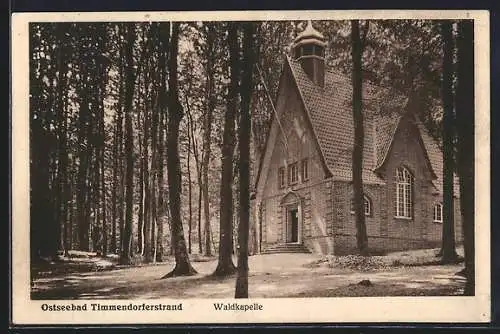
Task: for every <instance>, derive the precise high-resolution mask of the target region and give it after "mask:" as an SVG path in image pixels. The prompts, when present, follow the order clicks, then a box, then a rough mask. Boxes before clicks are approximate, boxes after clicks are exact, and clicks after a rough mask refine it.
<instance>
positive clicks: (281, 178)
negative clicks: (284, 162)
mask: <svg viewBox="0 0 500 334" xmlns="http://www.w3.org/2000/svg"><path fill="white" fill-rule="evenodd" d="M278 186H279V187H280V188H283V187H284V186H285V167H280V168H279V169H278Z"/></svg>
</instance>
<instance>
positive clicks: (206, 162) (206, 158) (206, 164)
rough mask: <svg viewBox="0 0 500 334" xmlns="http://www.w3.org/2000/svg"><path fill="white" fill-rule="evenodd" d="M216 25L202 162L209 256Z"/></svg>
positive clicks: (211, 32) (210, 44) (210, 43)
mask: <svg viewBox="0 0 500 334" xmlns="http://www.w3.org/2000/svg"><path fill="white" fill-rule="evenodd" d="M215 34H216V32H215V26H214V24H213V23H210V24H208V34H207V46H206V48H207V64H206V74H207V83H206V97H207V108H206V112H205V124H204V127H203V128H204V132H203V159H202V160H203V163H202V178H203V183H202V191H203V213H204V221H205V254H206V255H207V256H211V255H212V247H211V246H210V242H211V241H210V236H211V230H210V229H211V227H210V197H209V194H208V187H209V181H208V170H209V168H210V158H211V155H212V154H211V153H212V151H211V143H212V123H213V113H214V109H215V103H216V100H215V98H216V97H215V83H214V75H215V73H214V65H215V59H214V57H215V55H214V52H215V50H214V44H215V37H216V36H215Z"/></svg>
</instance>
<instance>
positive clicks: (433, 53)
mask: <svg viewBox="0 0 500 334" xmlns="http://www.w3.org/2000/svg"><path fill="white" fill-rule="evenodd" d="M273 13H274V14H273V15H274V16H275V18H274V16H273V15H271V13H267V15H265V13H264V14H263V13H260V15H259V13H258V12H254V13H253V14H254V15H251V13H244V12H241V13H236V14H238V15H239V16H238V15H236V14H234V13H233V15H231V14H222V13H221V15H220V16H217V15H214V13H211V16H210V15H201V14H199V15H198V16H197V15H195V14H186V13H185V14H184V15H185V16H182V15H180V13H177V14H178V15H173V14H172V13H170V14H171V16H170V17H169V16H168V14H169V13H151V14H147V13H141V14H139V13H137V15H136V16H134V17H130V18H128V17H127V16H126V15H125V16H120V15H118V14H119V13H116V16H113V15H114V13H109V15H101V16H97V15H96V14H94V16H92V15H91V14H90V13H87V14H89V15H88V16H87V17H85V16H83V17H80V16H77V15H71V14H65V15H66V16H65V15H63V14H60V17H59V18H58V17H57V15H56V14H52V15H53V16H52V18H53V17H54V16H55V17H56V18H57V19H55V20H54V19H51V17H49V16H47V17H44V15H42V14H41V15H39V16H36V14H35V15H34V17H29V16H28V17H23V16H22V14H20V16H19V17H18V19H19V20H18V21H19V24H18V25H17V26H16V25H15V24H13V31H12V34H13V35H15V34H16V31H15V30H14V28H15V27H22V29H21V28H20V29H18V31H17V32H19V36H21V35H22V43H20V44H17V45H16V44H13V48H14V50H13V60H12V61H13V68H14V67H15V65H14V63H16V64H17V63H18V64H19V68H20V69H19V70H18V71H17V74H18V79H17V80H19V82H21V85H24V86H23V87H22V88H19V89H18V90H17V95H16V89H17V87H18V86H16V85H14V86H13V100H14V101H17V100H16V98H18V99H20V103H19V105H17V106H16V104H13V110H12V119H13V121H12V131H13V143H12V145H13V146H12V147H13V152H17V153H13V154H14V155H17V158H16V157H13V165H12V169H13V170H12V173H13V175H14V176H13V210H14V211H13V216H12V230H13V244H12V245H11V247H12V253H13V260H12V276H11V278H12V283H13V291H12V298H13V303H14V304H16V294H17V293H18V291H19V290H22V292H19V293H21V295H22V296H23V297H22V298H21V297H19V296H18V298H17V300H18V305H19V307H18V308H17V309H18V310H20V309H21V306H20V305H21V304H22V305H25V304H26V305H27V304H31V305H36V306H35V308H36V312H37V314H39V317H40V318H44V317H47V318H46V319H45V320H41V319H40V318H38V320H36V321H40V320H41V321H42V322H44V321H49V320H48V319H50V321H53V322H54V323H57V322H58V320H57V319H59V317H63V316H64V317H66V319H65V320H59V321H62V322H65V323H70V322H71V321H72V320H71V319H72V317H73V320H74V319H75V318H74V317H75V314H79V315H78V316H76V317H81V319H83V318H82V317H84V315H82V314H83V313H86V314H87V316H90V315H96V316H97V317H98V318H99V319H101V320H100V321H102V319H106V318H105V317H106V314H109V311H114V312H112V313H111V314H113V315H115V314H117V313H120V314H122V315H121V316H119V317H118V318H119V320H117V321H124V319H127V317H129V319H128V321H134V322H141V320H139V319H138V318H136V319H130V317H131V315H132V314H133V315H132V317H135V314H136V313H134V312H142V313H143V314H144V316H145V317H147V316H150V314H152V313H160V314H158V315H157V317H158V319H163V321H165V322H167V323H168V322H169V320H168V319H165V316H164V315H163V316H162V315H161V313H163V314H165V312H168V311H175V312H168V314H169V317H170V314H172V317H174V315H173V314H174V313H176V314H179V313H182V312H185V311H186V310H187V311H188V312H191V311H189V309H191V310H192V309H193V307H195V306H194V305H198V307H200V305H202V304H199V303H197V301H198V300H205V305H207V306H206V307H205V308H206V312H207V316H205V317H203V316H200V317H199V320H200V321H205V322H207V321H208V322H210V321H211V320H210V319H209V318H210V314H212V313H219V314H221V313H222V314H223V315H220V316H214V317H213V318H212V320H214V321H215V320H217V319H219V320H220V319H226V320H225V321H226V322H227V321H229V322H231V320H228V319H232V318H231V317H234V319H233V321H236V322H241V321H242V319H243V318H241V316H237V315H235V314H234V312H238V311H241V313H242V314H245V319H247V320H248V319H253V318H252V317H253V316H255V314H259V315H258V316H257V318H258V321H260V322H276V321H280V320H281V319H288V320H290V318H289V317H288V316H286V315H284V314H283V313H287V312H288V310H287V307H284V306H285V305H286V304H287V303H288V302H287V300H288V299H290V302H291V303H295V302H296V303H299V304H300V301H304V302H307V303H314V302H319V303H320V304H318V309H319V310H321V309H323V308H325V307H329V306H328V305H330V304H329V303H331V305H335V306H334V307H335V308H342V306H341V305H343V304H342V303H344V302H345V303H347V304H346V305H350V307H351V308H350V311H351V312H353V311H355V308H354V307H355V306H354V305H358V304H349V303H354V302H356V300H357V301H360V302H362V301H363V300H365V302H364V303H367V304H368V305H369V304H370V303H372V301H373V304H372V305H373V306H372V307H374V306H375V305H379V311H380V313H382V312H385V313H384V314H385V315H387V314H388V313H387V312H389V311H387V308H388V307H391V305H385V304H391V303H393V301H394V299H393V298H391V297H408V298H406V299H404V301H406V303H407V305H410V304H412V300H415V304H414V305H419V306H418V307H420V308H421V309H426V308H427V309H428V310H429V311H431V310H433V312H435V310H436V307H437V308H438V309H439V308H440V307H439V306H437V305H441V307H443V305H445V304H439V303H440V302H441V301H442V302H443V303H448V304H446V305H455V307H456V308H464V307H463V306H460V303H462V301H463V300H468V301H470V302H474V303H477V304H471V305H481V307H477V308H476V309H475V311H474V310H469V311H467V310H465V309H466V307H465V309H462V310H460V312H458V313H455V314H452V313H453V310H452V309H450V310H449V312H448V313H449V314H450V315H445V314H447V313H446V312H445V311H443V312H444V313H442V319H440V318H436V317H439V315H438V314H434V315H430V316H429V317H428V318H425V319H420V320H421V321H432V320H434V321H439V320H443V321H451V319H455V318H453V316H455V317H457V316H458V317H462V319H467V317H463V314H466V312H471V314H470V317H469V319H474V321H487V320H489V310H490V304H489V302H490V300H489V298H490V295H489V291H490V290H489V289H490V287H489V275H490V273H489V224H490V221H489V195H488V194H489V191H483V190H486V189H489V176H488V175H489V148H488V147H489V142H488V140H489V116H488V115H489V104H488V102H487V100H486V101H485V100H484V99H483V100H482V101H483V103H482V104H480V103H479V102H478V99H480V97H479V96H483V97H484V94H483V93H484V92H486V91H485V88H484V85H486V86H489V82H488V81H487V80H488V77H487V76H486V81H485V80H484V78H485V76H484V71H485V70H488V66H489V65H488V63H487V61H486V63H485V62H484V59H485V58H484V54H483V53H484V52H488V53H489V51H488V47H489V40H488V37H487V36H484V35H480V34H479V33H478V29H483V30H484V29H488V16H487V13H486V15H484V13H482V12H479V13H474V11H472V12H458V13H453V14H450V17H447V16H446V15H444V17H439V16H438V15H436V13H435V12H434V13H432V12H431V13H430V15H425V12H424V14H422V13H421V15H413V16H411V15H409V14H408V15H406V16H403V17H401V16H397V15H393V16H391V15H389V14H388V13H389V12H387V11H382V12H376V11H375V12H374V15H373V16H372V17H370V16H367V15H364V16H363V15H359V16H352V15H351V16H349V15H344V17H343V18H342V17H341V16H339V15H333V14H332V13H331V12H324V13H321V12H317V13H315V15H309V16H308V15H307V14H304V13H303V14H302V15H300V13H293V14H291V15H286V13H280V12H279V11H278V12H273ZM202 14H203V13H202ZM205 14H207V13H205ZM280 14H281V15H280ZM328 14H330V15H328ZM344 14H345V13H344ZM377 14H378V15H377ZM474 14H475V15H476V16H474ZM479 14H481V15H479ZM245 15H248V16H245ZM479 18H480V19H479ZM21 19H22V22H21ZM478 36H479V37H478ZM480 37H484V38H485V39H484V40H482V41H481V39H482V38H480ZM19 38H20V37H19ZM19 40H20V41H21V39H19ZM479 45H482V47H483V48H485V47H486V49H483V51H482V53H481V52H478V48H479ZM16 48H19V49H22V50H21V51H19V54H21V52H22V55H23V57H25V58H24V59H25V60H28V59H29V62H28V61H22V60H20V58H18V57H16V56H15V54H16V51H15V50H16ZM486 60H488V58H486ZM480 62H482V67H481V66H478V65H477V64H478V63H480ZM15 73H16V70H15V69H14V70H13V76H14V75H15ZM21 78H22V79H21ZM13 80H14V79H13ZM481 80H482V81H481ZM14 83H15V80H14ZM479 84H481V85H482V86H479ZM19 87H20V86H19ZM481 87H482V88H481ZM487 94H488V93H487ZM23 99H24V101H23ZM485 102H486V104H485ZM20 105H22V106H23V107H19V106H20ZM16 108H19V111H17V110H16ZM21 114H23V116H19V115H21ZM478 115H479V116H478ZM16 117H20V120H19V121H17V122H16ZM16 138H21V141H16ZM16 145H20V146H18V150H17V151H16ZM485 150H486V151H485ZM23 159H24V160H23ZM16 166H17V167H16ZM486 174H488V175H486ZM16 175H17V178H16ZM478 178H479V179H478ZM16 180H20V181H19V182H18V183H16ZM485 182H487V183H486V184H485ZM16 187H19V191H18V192H17V195H16V191H15V190H14V188H16ZM21 199H22V201H25V202H24V203H21V204H20V202H22V201H21ZM16 203H17V206H16ZM16 210H17V211H16ZM16 212H17V215H16ZM478 261H488V263H487V264H485V265H482V262H481V266H478ZM16 282H17V283H16ZM480 283H481V284H480ZM16 286H17V287H18V289H16ZM352 297H356V298H352ZM359 297H362V298H361V299H359ZM369 297H378V298H369ZM420 297H424V298H420ZM433 297H440V298H437V299H436V298H433ZM461 298H468V299H461ZM294 301H295V302H294ZM400 301H402V300H400ZM434 302H436V303H438V304H435V305H434V304H433V303H434ZM266 303H269V304H266ZM427 303H428V304H427ZM454 303H455V304H454ZM464 303H465V302H464ZM299 304H297V305H299ZM426 304H427V305H428V306H426ZM271 305H274V306H271ZM292 305H293V304H290V306H289V307H290V308H291V307H293V306H292ZM380 305H381V306H380ZM395 305H396V304H392V306H395ZM433 305H434V306H433ZM462 305H464V304H462ZM365 307H367V306H366V305H365ZM375 307H376V306H375ZM409 307H411V306H409ZM271 308H273V311H272V312H271V311H270V309H271ZM280 308H281V311H280ZM15 309H16V305H14V311H15ZM311 310H312V309H311ZM365 310H366V308H365ZM120 311H124V312H120ZM145 311H148V312H146V313H147V314H145ZM268 311H269V313H268V314H269V318H266V317H265V316H264V315H263V314H264V312H268ZM332 311H333V310H332ZM358 311H359V309H358ZM259 312H260V313H259ZM291 312H292V313H294V314H295V315H298V316H297V317H295V318H292V319H293V320H296V321H304V318H303V317H301V316H300V314H301V312H303V311H300V307H299V306H297V307H296V308H294V309H293V310H292V311H291ZM323 312H324V310H323ZM343 312H348V310H347V309H346V310H344V311H343ZM371 312H372V311H371ZM306 313H308V312H306ZM341 313H342V312H340V311H339V312H337V315H336V316H333V315H332V316H333V318H331V320H332V321H334V320H335V321H342V319H338V317H337V316H338V315H339V314H341ZM375 313H376V312H375ZM416 313H418V311H417V312H416ZM137 314H138V313H137ZM271 314H274V316H273V315H271ZM361 315H362V314H361ZM185 316H188V314H185ZM359 316H360V315H359V314H358V318H359ZM102 317H104V318H102ZM239 317H240V318H241V319H240V318H239ZM308 317H309V318H308V319H306V320H310V321H318V320H315V319H316V318H317V319H319V320H320V321H328V319H330V318H328V316H327V315H321V316H319V315H318V317H315V316H314V314H312V311H311V313H308ZM351 317H352V316H351ZM370 317H371V316H367V320H368V321H373V319H371V318H370ZM391 317H393V316H388V318H383V316H382V318H379V319H380V320H386V321H391V319H393V318H394V319H398V317H397V316H394V317H393V318H391ZM237 318H238V319H239V320H238V319H237ZM358 318H356V319H358ZM417 318H418V316H415V318H414V319H415V321H417V320H418V319H417ZM23 319H26V317H24V318H23ZM207 319H208V320H207ZM345 319H346V321H347V320H349V319H353V318H349V317H346V318H345ZM402 319H403V320H404V319H407V321H412V319H413V318H412V316H411V314H406V315H405V316H404V317H403V318H402ZM358 320H359V319H358ZM33 321H35V320H33ZM152 321H153V322H156V321H157V320H152ZM171 321H172V322H179V321H180V322H182V320H178V319H177V320H175V321H174V320H172V319H171ZM360 321H361V320H360ZM456 321H460V319H459V320H456ZM469 321H470V320H469ZM189 322H197V319H192V317H191V318H190V320H189ZM79 323H82V321H81V320H80V322H79Z"/></svg>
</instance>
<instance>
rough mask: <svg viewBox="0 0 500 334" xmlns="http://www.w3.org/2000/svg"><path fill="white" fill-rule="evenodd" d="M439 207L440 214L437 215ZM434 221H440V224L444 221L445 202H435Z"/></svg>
mask: <svg viewBox="0 0 500 334" xmlns="http://www.w3.org/2000/svg"><path fill="white" fill-rule="evenodd" d="M437 208H439V215H437V213H438V211H437V210H436V209H437ZM438 216H439V217H438ZM437 218H439V219H437ZM432 221H433V222H434V223H439V224H442V223H443V204H442V203H435V204H434V207H433V210H432Z"/></svg>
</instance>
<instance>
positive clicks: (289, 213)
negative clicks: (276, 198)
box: [280, 192, 302, 244]
mask: <svg viewBox="0 0 500 334" xmlns="http://www.w3.org/2000/svg"><path fill="white" fill-rule="evenodd" d="M280 204H281V208H282V210H281V212H282V217H281V219H282V226H283V235H282V237H283V238H282V240H283V241H284V242H285V243H298V244H300V243H302V199H301V197H300V196H299V195H298V194H297V193H295V192H289V193H288V194H286V195H285V196H284V197H283V198H282V200H281V203H280Z"/></svg>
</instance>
